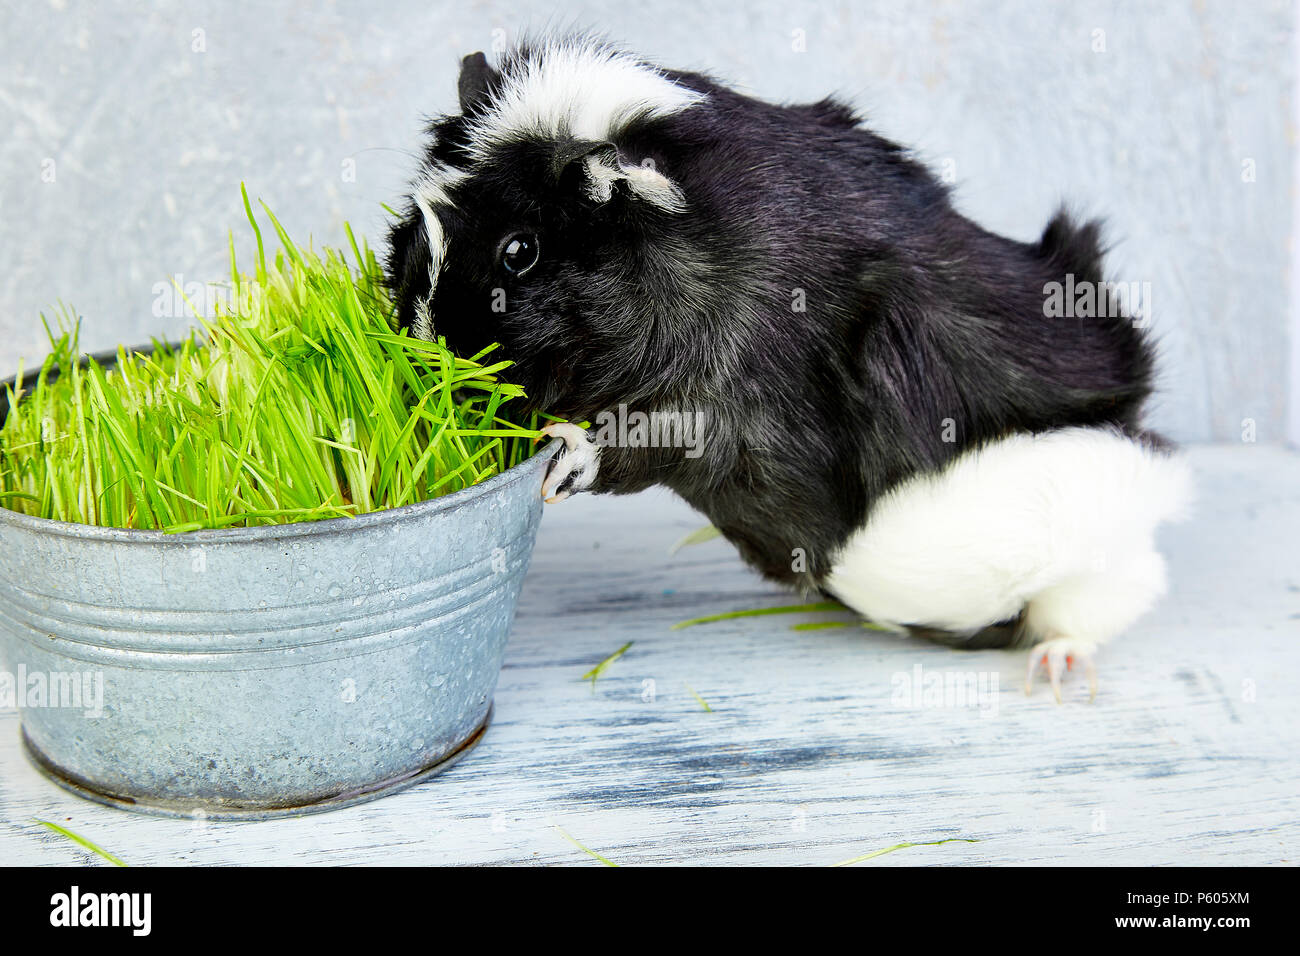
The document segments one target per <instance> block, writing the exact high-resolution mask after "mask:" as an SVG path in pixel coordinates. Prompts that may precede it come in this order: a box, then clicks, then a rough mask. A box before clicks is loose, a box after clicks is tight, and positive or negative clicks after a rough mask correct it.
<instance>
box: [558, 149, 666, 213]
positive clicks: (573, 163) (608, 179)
mask: <svg viewBox="0 0 1300 956" xmlns="http://www.w3.org/2000/svg"><path fill="white" fill-rule="evenodd" d="M553 172H554V173H555V179H556V182H557V183H558V184H559V185H560V189H561V191H565V190H571V191H576V192H578V193H580V194H581V195H583V196H585V197H586V198H587V199H589V200H590V201H591V202H593V203H596V204H598V205H603V204H604V203H607V202H609V201H610V200H611V199H612V198H613V196H614V187H615V186H616V185H617V184H620V183H622V184H624V185H626V186H627V189H628V191H629V192H630V193H631V194H632V196H633V197H635V198H636V199H638V200H641V201H643V202H647V203H649V204H650V205H652V206H655V207H656V208H658V209H662V210H663V211H665V212H681V211H682V210H684V209H685V208H686V197H685V196H683V195H682V191H681V189H680V188H678V186H677V184H676V183H674V182H673V181H672V180H671V179H669V178H668V177H667V176H665V175H664V174H663V173H661V172H660V171H659V170H658V169H656V168H655V165H654V163H653V161H647V162H645V163H642V164H632V163H625V162H624V161H623V158H622V157H621V156H620V155H619V151H618V147H616V146H615V145H614V144H613V143H611V142H608V141H594V140H569V141H566V142H561V143H559V144H557V146H556V150H555V156H554V158H553Z"/></svg>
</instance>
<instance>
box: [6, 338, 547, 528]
mask: <svg viewBox="0 0 1300 956" xmlns="http://www.w3.org/2000/svg"><path fill="white" fill-rule="evenodd" d="M126 351H128V352H148V351H152V346H150V347H141V348H133V349H127V350H126ZM116 355H117V353H116V352H114V353H113V354H112V358H113V359H114V360H116ZM92 357H93V358H95V360H96V361H100V362H101V364H102V363H103V360H104V359H105V358H107V353H102V354H100V355H96V356H92ZM32 374H33V373H31V372H29V373H28V374H27V375H25V376H24V378H27V377H30V376H31V375H32ZM16 380H17V377H16V376H15V377H14V378H11V379H6V380H5V382H4V384H12V383H14V382H16ZM6 411H7V409H6ZM3 421H4V416H3V415H0V424H3ZM561 444H562V442H561V440H560V439H558V438H556V439H552V440H551V441H550V442H548V443H547V444H546V445H544V446H543V447H542V448H541V449H540V450H538V451H536V452H534V453H533V454H532V455H531V456H529V457H528V458H525V459H524V460H523V461H521V462H520V463H519V464H517V465H515V466H514V467H513V468H508V469H506V470H505V471H503V472H501V474H499V475H493V476H492V477H491V478H489V479H487V480H486V481H481V482H479V483H478V484H476V485H470V486H469V487H468V488H462V489H461V490H460V491H453V492H451V493H450V494H446V495H440V496H439V497H437V498H427V499H425V500H424V501H416V502H414V503H412V504H409V505H402V506H400V507H398V508H383V509H381V510H379V511H369V512H366V513H365V514H360V515H356V516H353V517H348V516H344V517H341V518H319V519H316V520H312V521H294V522H289V523H286V524H269V525H255V526H253V527H251V528H250V527H245V528H203V529H199V530H197V531H184V532H168V531H160V530H158V529H155V528H108V527H103V526H100V525H93V524H82V523H80V522H76V521H58V520H56V519H54V518H40V517H37V516H36V515H29V514H23V513H22V512H20V511H12V510H10V509H9V508H6V507H4V506H2V505H0V524H8V525H11V526H13V527H15V528H20V529H22V530H23V531H30V532H32V533H35V534H46V535H59V536H62V537H65V538H78V539H81V540H90V541H109V542H115V543H118V544H157V543H159V542H163V541H173V542H184V541H188V542H194V541H202V542H211V543H221V542H236V541H253V540H257V541H265V540H272V541H273V540H276V539H281V538H286V539H287V538H302V537H308V536H310V535H318V534H335V533H338V532H344V533H346V531H363V530H366V529H368V528H374V527H382V526H384V525H386V524H389V523H391V522H394V521H401V520H403V519H406V518H413V517H414V518H420V517H427V516H429V515H433V514H437V513H439V512H444V511H455V510H456V509H457V508H460V507H461V506H463V505H466V504H468V503H469V502H471V501H473V500H474V499H475V498H477V497H479V496H480V495H485V494H489V493H491V492H493V491H495V490H496V489H498V488H501V487H504V486H505V485H508V484H511V483H513V482H516V481H519V480H521V479H523V478H524V477H525V475H526V472H527V469H526V468H525V466H526V465H528V463H529V462H531V461H532V460H533V459H534V458H537V457H538V456H546V455H554V454H556V453H557V452H558V451H559V448H560V445H561ZM538 495H539V496H540V495H541V489H538ZM345 529H346V531H345Z"/></svg>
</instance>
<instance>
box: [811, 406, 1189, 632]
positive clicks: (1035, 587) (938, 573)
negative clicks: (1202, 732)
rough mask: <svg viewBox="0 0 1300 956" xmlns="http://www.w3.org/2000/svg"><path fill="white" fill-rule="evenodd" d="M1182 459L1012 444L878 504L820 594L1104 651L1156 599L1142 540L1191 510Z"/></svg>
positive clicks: (1067, 433) (909, 617)
mask: <svg viewBox="0 0 1300 956" xmlns="http://www.w3.org/2000/svg"><path fill="white" fill-rule="evenodd" d="M1191 495H1192V488H1191V476H1190V473H1189V468H1188V466H1187V463H1186V461H1185V459H1183V458H1182V457H1181V456H1179V455H1177V454H1172V455H1171V454H1168V453H1165V452H1160V451H1155V450H1152V449H1150V448H1147V447H1146V446H1144V445H1142V444H1140V443H1138V442H1135V441H1133V440H1132V439H1131V438H1129V437H1127V436H1125V435H1123V434H1120V433H1119V432H1117V431H1114V430H1111V429H1099V428H1065V429H1060V430H1057V431H1051V432H1046V433H1043V434H1039V435H1025V434H1020V435H1013V436H1010V437H1008V438H1005V439H1002V440H1000V441H997V442H993V443H990V444H988V445H985V446H983V447H981V448H978V449H975V450H972V451H970V452H967V453H966V454H964V455H962V456H961V457H959V458H957V459H956V460H955V461H953V462H952V463H951V464H949V465H948V466H947V467H946V468H945V469H944V470H943V471H941V472H939V473H937V474H934V475H927V476H922V477H918V478H914V479H911V480H909V481H907V482H904V483H903V484H902V485H900V486H899V487H897V488H895V489H894V490H893V491H891V492H890V493H889V494H887V495H886V496H885V497H884V498H883V499H881V501H880V502H879V504H877V506H876V507H875V509H874V510H873V511H872V513H871V514H870V515H869V517H868V520H867V522H866V524H865V525H864V526H863V527H862V528H860V529H859V530H858V531H856V532H855V533H854V534H853V535H852V536H851V537H850V538H849V540H848V541H847V542H846V544H845V545H844V547H843V548H842V549H841V552H840V554H839V555H838V556H837V558H836V560H835V561H834V563H833V568H834V569H833V570H832V572H831V574H830V575H829V576H828V578H827V581H826V586H827V588H828V589H829V590H830V591H831V592H832V593H834V594H835V595H836V596H838V597H839V598H840V599H841V600H842V601H844V602H845V603H846V604H848V605H849V606H850V607H852V608H854V609H855V610H857V611H858V612H859V613H861V614H864V615H866V616H867V617H869V618H871V619H872V620H875V621H878V622H880V623H882V624H891V625H899V624H919V625H928V626H931V627H938V628H944V629H947V630H952V631H959V632H960V631H968V630H973V629H976V628H980V627H984V626H987V625H989V624H994V623H997V622H999V621H1003V620H1008V619H1010V618H1013V617H1015V616H1016V615H1017V614H1018V613H1019V612H1020V611H1021V610H1022V609H1026V611H1027V613H1026V623H1027V625H1028V626H1029V628H1030V630H1031V632H1034V633H1036V634H1037V635H1038V636H1039V637H1044V638H1046V637H1052V636H1060V635H1064V636H1069V637H1073V638H1080V639H1084V640H1088V641H1095V642H1100V641H1104V640H1108V639H1109V638H1111V637H1113V636H1115V634H1117V633H1119V632H1120V631H1122V630H1123V629H1124V628H1126V627H1128V626H1129V625H1130V624H1131V623H1132V622H1133V621H1134V620H1135V619H1136V618H1137V616H1138V615H1140V614H1142V613H1143V612H1144V611H1146V610H1147V609H1148V608H1149V607H1150V606H1151V605H1152V604H1153V603H1154V602H1155V600H1156V599H1157V598H1158V597H1159V596H1160V595H1161V594H1162V593H1163V591H1164V583H1165V581H1164V563H1163V560H1162V559H1161V558H1160V555H1159V554H1158V553H1157V552H1156V551H1155V544H1154V533H1155V529H1156V526H1157V525H1158V524H1160V523H1161V522H1163V521H1168V520H1173V519H1176V518H1178V517H1180V516H1181V515H1182V514H1183V513H1184V511H1185V510H1186V508H1187V506H1188V505H1189V503H1190V500H1191Z"/></svg>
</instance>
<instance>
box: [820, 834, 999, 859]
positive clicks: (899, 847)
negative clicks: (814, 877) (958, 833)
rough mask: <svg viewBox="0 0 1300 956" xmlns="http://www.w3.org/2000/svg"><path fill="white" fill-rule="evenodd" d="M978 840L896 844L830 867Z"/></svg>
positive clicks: (955, 838)
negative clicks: (907, 850)
mask: <svg viewBox="0 0 1300 956" xmlns="http://www.w3.org/2000/svg"><path fill="white" fill-rule="evenodd" d="M979 842H980V841H979V840H972V839H968V838H966V837H949V838H948V839H947V840H931V841H930V842H929V843H897V844H895V845H894V846H887V847H885V848H884V849H883V850H873V851H871V852H870V853H864V854H862V856H855V857H853V858H852V859H851V860H841V861H840V862H839V863H832V864H831V866H854V865H855V864H858V863H862V862H865V861H866V860H874V859H875V858H876V857H878V856H884V855H885V854H886V853H893V852H894V851H895V850H906V849H908V848H910V847H914V846H943V845H944V844H945V843H979Z"/></svg>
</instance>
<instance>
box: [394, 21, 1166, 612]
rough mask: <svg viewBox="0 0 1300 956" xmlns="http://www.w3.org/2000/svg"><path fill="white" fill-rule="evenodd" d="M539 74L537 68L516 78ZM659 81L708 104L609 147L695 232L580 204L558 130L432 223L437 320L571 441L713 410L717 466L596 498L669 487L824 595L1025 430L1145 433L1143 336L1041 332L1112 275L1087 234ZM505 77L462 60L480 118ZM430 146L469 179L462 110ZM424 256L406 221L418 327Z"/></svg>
mask: <svg viewBox="0 0 1300 956" xmlns="http://www.w3.org/2000/svg"><path fill="white" fill-rule="evenodd" d="M536 55H538V53H537V50H536V49H534V48H528V47H525V48H523V49H521V50H519V51H517V52H515V53H513V54H510V55H508V56H507V57H506V58H505V61H504V63H503V64H502V65H501V66H500V67H499V70H500V71H510V70H512V69H518V68H519V66H520V64H522V63H525V62H527V61H528V60H529V58H530V57H533V56H536ZM665 72H666V73H667V75H668V76H670V77H671V78H672V79H673V80H675V81H676V82H677V83H679V84H681V85H683V86H685V87H688V88H690V89H693V90H696V91H700V92H702V93H705V94H706V96H707V98H706V99H705V100H704V101H703V102H702V103H700V104H698V105H696V106H693V107H691V108H690V109H687V110H685V111H683V112H681V113H679V114H677V115H673V116H670V117H667V118H663V119H659V120H645V119H640V120H637V121H634V122H632V123H631V124H630V125H628V126H627V128H625V129H623V130H622V131H620V132H618V133H617V134H616V135H615V136H614V137H613V146H614V147H615V148H616V150H617V154H618V155H619V157H621V159H622V161H623V162H624V163H628V164H640V163H642V162H643V161H644V160H647V159H649V160H651V161H653V163H654V165H655V167H656V168H657V169H658V170H660V171H662V172H663V173H664V174H665V175H667V176H668V177H669V178H670V179H671V180H672V181H673V182H674V183H676V184H677V185H678V186H679V187H680V188H681V190H682V193H683V194H684V196H685V199H686V203H687V205H686V209H685V211H683V212H676V213H674V212H669V211H665V210H663V209H660V208H658V207H656V206H655V205H653V204H651V203H648V202H646V201H644V200H642V199H641V198H639V197H637V196H635V195H633V194H632V193H631V192H630V191H629V190H628V189H627V187H626V184H619V185H618V186H616V188H615V192H614V195H613V197H612V198H611V199H610V200H609V201H608V202H604V203H600V202H596V201H593V200H592V199H590V198H588V197H587V196H586V195H585V194H584V193H583V190H582V188H581V180H582V169H581V167H580V166H579V165H578V162H577V161H574V160H572V158H571V157H572V156H573V155H578V156H581V155H584V151H586V150H589V149H591V148H592V147H593V146H594V145H595V144H582V143H574V142H573V141H571V140H566V139H565V138H564V137H560V138H559V139H552V140H549V141H523V142H518V143H515V144H513V145H510V146H508V147H503V148H501V149H499V150H498V151H497V152H496V153H494V154H493V155H492V157H491V159H490V160H489V161H488V162H486V163H484V164H483V165H481V166H477V167H475V168H474V169H473V170H472V175H471V177H470V178H469V179H468V180H467V181H466V182H464V183H462V184H460V185H458V186H455V187H454V188H452V190H451V194H452V196H453V197H454V201H455V205H454V208H450V209H446V210H439V218H440V220H441V221H442V222H443V225H444V227H445V229H446V231H447V233H448V235H449V250H450V251H449V255H448V259H447V262H446V264H445V267H444V269H443V272H442V274H441V276H440V278H439V280H438V283H437V289H436V291H435V293H434V296H433V299H432V302H431V313H432V315H433V319H434V325H435V328H436V331H437V333H438V334H440V335H442V336H445V337H446V340H447V342H448V343H449V344H450V345H451V346H453V347H454V348H456V349H458V350H460V351H461V352H463V353H472V352H474V351H475V350H477V349H479V348H481V347H482V346H484V345H486V344H488V343H490V342H493V341H500V342H501V343H502V344H503V346H504V351H505V353H506V356H507V357H509V358H512V359H514V360H515V362H516V363H517V364H516V366H515V367H514V369H513V370H512V374H513V376H514V378H515V380H517V381H518V382H519V383H520V384H522V385H523V386H524V387H525V388H526V389H527V391H528V394H529V396H530V398H531V401H532V402H533V404H534V405H535V406H536V407H539V408H545V409H547V410H549V411H551V412H553V413H556V414H559V415H563V416H566V417H569V418H571V419H573V420H575V421H579V420H583V419H592V418H593V417H594V416H595V415H596V413H597V412H600V411H602V410H608V409H614V408H616V407H617V406H618V405H619V404H620V403H625V404H627V405H628V406H629V407H630V408H632V409H641V410H654V409H660V410H695V409H703V410H705V411H706V413H707V415H708V424H707V430H706V432H705V435H704V444H703V454H702V455H701V456H700V457H698V458H694V459H691V458H688V457H686V456H685V455H684V453H683V450H682V449H672V448H623V447H607V448H604V449H603V451H602V457H601V468H600V475H599V478H598V479H597V482H596V485H595V486H594V487H593V488H592V489H591V490H593V491H597V492H616V493H618V492H632V491H638V490H640V489H643V488H645V487H647V486H650V485H653V484H664V485H667V486H668V487H670V488H672V489H673V490H674V491H676V492H677V493H678V494H680V495H681V496H682V497H683V498H685V499H686V500H687V501H688V502H690V503H691V504H692V505H694V506H695V507H696V508H698V509H699V510H700V511H702V512H703V513H704V514H706V515H707V516H708V517H709V518H710V519H711V520H712V521H713V523H714V524H716V525H717V526H718V528H720V529H721V531H722V533H723V534H724V535H725V536H726V537H727V538H728V539H730V540H731V541H732V542H733V543H734V544H735V545H736V546H737V547H738V548H739V550H740V552H741V554H742V555H743V556H744V558H745V559H746V560H747V561H749V562H750V563H751V564H752V565H753V566H754V567H756V568H757V569H759V570H760V571H761V572H763V573H764V574H765V575H767V576H769V577H771V578H774V579H777V580H780V581H784V582H787V583H790V584H794V585H797V586H801V587H804V588H807V589H814V588H817V587H818V586H819V584H820V582H821V581H822V579H823V576H824V575H825V574H826V573H827V572H828V571H829V570H830V562H831V560H832V558H833V556H834V555H835V552H836V550H837V548H838V547H839V546H840V545H841V544H842V543H843V542H844V540H845V538H846V536H847V535H849V534H850V533H851V532H852V531H853V530H854V529H856V528H858V527H859V526H861V525H862V524H863V522H864V519H865V518H866V516H867V513H868V511H869V509H870V508H871V506H872V504H873V502H875V501H876V500H877V499H878V498H879V496H880V495H881V494H882V493H883V492H885V491H886V490H887V489H889V488H890V487H892V486H893V485H895V484H897V483H898V482H900V481H902V480H904V479H906V478H908V477H909V476H912V475H915V474H917V473H919V472H927V471H931V470H934V469H938V468H940V467H941V466H942V465H943V464H944V463H945V462H947V461H948V460H949V459H951V458H953V457H954V456H955V455H958V454H959V453H961V452H962V451H964V450H966V449H969V448H970V447H972V446H974V445H978V444H980V443H982V442H987V441H989V440H992V439H996V438H998V437H1000V436H1003V435H1006V434H1007V433H1010V432H1037V431H1041V430H1045V429H1051V428H1058V427H1061V426H1066V425H1115V426H1119V427H1121V428H1124V429H1126V430H1128V431H1130V432H1131V433H1134V434H1139V433H1140V432H1141V425H1140V421H1139V418H1140V412H1141V407H1142V404H1143V402H1144V400H1145V399H1146V398H1147V395H1148V393H1149V391H1150V383H1151V376H1152V351H1151V347H1150V345H1149V344H1148V342H1147V340H1146V338H1145V336H1144V334H1143V332H1142V331H1141V330H1140V329H1138V328H1136V327H1135V326H1134V324H1133V323H1132V322H1131V321H1128V320H1126V319H1124V318H1122V317H1112V318H1086V319H1084V318H1081V319H1074V318H1070V319H1064V318H1047V317H1045V316H1044V285H1045V284H1046V283H1049V282H1063V281H1064V279H1065V276H1066V274H1067V273H1073V274H1074V276H1075V281H1076V283H1078V282H1084V281H1090V282H1099V281H1101V279H1102V274H1101V259H1102V256H1101V250H1100V247H1099V244H1098V226H1097V224H1095V223H1087V224H1083V225H1080V224H1077V223H1075V222H1073V221H1071V219H1070V218H1069V217H1068V216H1067V215H1066V214H1065V213H1064V212H1062V213H1059V214H1057V215H1056V217H1055V218H1053V219H1052V221H1051V222H1050V223H1048V225H1047V227H1046V228H1045V229H1044V231H1043V234H1042V237H1041V239H1039V240H1038V241H1037V242H1033V243H1022V242H1016V241H1013V240H1010V239H1006V238H1003V237H1001V236H997V235H994V234H992V233H990V232H988V231H986V230H984V229H982V228H981V227H980V226H978V225H976V224H975V223H973V222H971V221H970V220H968V219H966V218H964V217H963V216H961V215H960V214H959V213H958V212H956V211H955V210H954V208H953V206H952V204H951V203H950V201H949V197H948V193H947V190H946V188H945V187H944V186H943V185H942V184H941V183H940V182H938V181H937V180H936V179H935V177H934V176H932V175H931V174H930V173H929V172H928V171H927V170H926V169H925V168H924V167H923V166H922V165H920V164H919V163H917V162H916V161H914V160H913V159H912V158H910V157H909V156H908V154H907V153H906V152H905V151H904V150H903V149H902V148H900V147H899V146H897V145H895V144H894V143H891V142H889V141H887V140H885V139H882V138H881V137H879V136H877V135H875V134H874V133H872V132H871V131H870V130H868V129H865V128H863V127H862V126H861V125H859V123H858V121H857V119H856V118H855V117H854V115H853V113H852V111H851V110H850V109H849V108H848V107H846V106H843V105H842V104H839V103H837V102H835V101H833V100H829V99H828V100H823V101H821V102H819V103H816V104H811V105H803V106H776V105H772V104H769V103H765V102H761V101H759V100H756V99H752V98H750V97H747V96H743V95H741V94H739V93H736V92H734V91H732V90H730V89H728V88H726V87H725V86H722V85H720V84H718V83H715V82H714V81H712V80H711V79H709V78H707V77H705V76H702V75H700V74H697V73H683V72H672V71H665ZM500 79H501V72H498V71H493V70H492V69H491V68H490V67H488V66H487V64H486V62H485V61H483V60H482V58H481V57H477V58H475V57H469V58H466V61H465V73H464V74H463V75H462V78H461V83H460V93H461V98H462V106H463V108H464V109H468V110H470V111H471V112H472V111H474V110H476V109H478V108H479V106H481V104H482V103H483V102H485V98H486V97H489V96H490V95H491V92H492V90H494V89H495V88H496V87H497V86H498V84H499V83H500ZM431 132H432V133H433V134H434V136H435V137H436V140H435V142H434V144H433V145H432V146H431V147H430V149H429V151H428V161H429V163H430V164H433V165H444V166H460V167H464V166H467V165H468V160H467V154H466V145H467V139H466V121H465V118H464V116H463V115H461V116H450V117H446V118H443V119H441V120H439V121H437V122H436V123H434V124H433V126H432V127H431ZM518 229H528V230H531V231H535V232H536V234H537V235H538V237H539V241H540V246H541V260H540V261H539V263H538V265H537V266H536V267H535V268H534V269H533V270H532V271H531V272H529V273H528V274H526V275H525V276H524V277H523V278H522V279H520V280H513V279H512V277H511V276H510V275H508V274H506V273H504V272H503V271H502V270H501V268H500V267H499V266H498V265H497V264H496V257H497V251H498V247H499V244H500V243H501V242H502V241H503V239H504V238H505V237H507V236H508V235H509V234H511V233H512V232H513V231H515V230H518ZM428 255H429V253H428V245H427V241H426V240H425V238H424V236H423V226H422V224H421V217H420V214H419V212H418V210H416V208H415V207H414V205H412V206H411V207H410V208H409V209H408V211H407V215H406V216H405V218H404V219H403V220H402V221H401V222H399V223H398V224H397V225H396V226H395V227H394V228H393V231H392V235H391V255H390V258H389V261H388V268H389V272H390V275H391V278H392V282H393V287H394V291H395V295H396V298H397V301H398V305H399V314H400V316H401V318H402V320H403V321H404V322H407V323H409V322H410V321H411V318H412V316H413V314H414V307H415V303H416V302H417V301H419V300H420V299H421V298H422V297H424V296H426V295H427V294H428V293H429V288H430V281H429V278H428V275H427V264H428ZM494 289H504V290H505V302H506V311H505V312H504V313H499V312H494V311H493V309H492V301H493V290H494ZM797 290H802V295H803V298H804V302H805V305H806V311H802V312H801V311H796V310H795V309H794V308H793V304H794V301H795V298H796V296H797V295H799V294H800V293H799V292H798V291H797ZM799 555H802V556H803V559H802V563H801V561H800V559H799Z"/></svg>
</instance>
